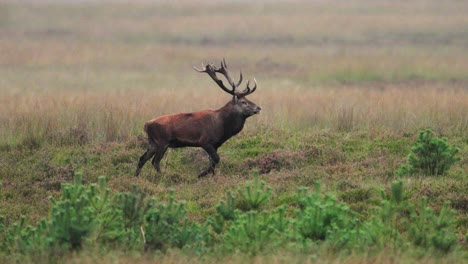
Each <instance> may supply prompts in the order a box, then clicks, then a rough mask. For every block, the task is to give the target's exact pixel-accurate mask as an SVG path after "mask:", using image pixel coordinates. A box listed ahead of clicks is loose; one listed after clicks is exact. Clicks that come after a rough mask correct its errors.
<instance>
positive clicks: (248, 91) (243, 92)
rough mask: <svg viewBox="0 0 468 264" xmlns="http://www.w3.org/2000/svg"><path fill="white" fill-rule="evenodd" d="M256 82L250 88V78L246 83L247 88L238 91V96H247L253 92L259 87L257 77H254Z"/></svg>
mask: <svg viewBox="0 0 468 264" xmlns="http://www.w3.org/2000/svg"><path fill="white" fill-rule="evenodd" d="M254 83H255V85H254V87H253V88H250V86H249V85H250V80H249V81H247V85H246V87H245V89H244V90H243V91H242V92H240V93H237V92H236V94H237V96H239V97H245V96H247V95H249V94H252V93H253V92H255V90H256V89H257V80H255V78H254Z"/></svg>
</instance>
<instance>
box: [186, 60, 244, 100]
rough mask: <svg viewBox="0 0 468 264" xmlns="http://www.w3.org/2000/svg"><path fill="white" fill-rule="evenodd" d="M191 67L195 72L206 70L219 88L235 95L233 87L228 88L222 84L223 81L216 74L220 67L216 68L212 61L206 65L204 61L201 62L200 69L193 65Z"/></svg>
mask: <svg viewBox="0 0 468 264" xmlns="http://www.w3.org/2000/svg"><path fill="white" fill-rule="evenodd" d="M192 67H193V69H194V70H196V71H197V72H206V73H207V74H208V75H209V76H210V77H211V79H213V81H215V82H216V83H217V84H218V86H219V87H220V88H221V89H223V91H225V92H226V93H228V94H231V95H235V91H234V87H233V88H232V89H228V88H226V86H224V83H223V81H222V80H220V79H218V77H217V76H216V72H219V71H220V69H218V68H217V67H216V66H215V65H214V64H213V63H209V64H208V65H206V66H205V64H204V63H202V68H203V69H201V70H199V69H197V68H196V67H195V66H192ZM228 81H230V80H229V79H228ZM231 85H232V84H231Z"/></svg>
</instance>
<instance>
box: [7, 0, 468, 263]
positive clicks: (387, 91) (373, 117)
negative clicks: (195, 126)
mask: <svg viewBox="0 0 468 264" xmlns="http://www.w3.org/2000/svg"><path fill="white" fill-rule="evenodd" d="M467 11H468V4H466V3H464V2H462V1H448V2H447V1H444V2H443V3H439V2H438V1H414V2H410V3H394V2H392V1H379V2H378V3H374V2H373V1H364V2H362V1H361V2H353V1H352V2H347V3H338V2H336V3H335V2H334V1H330V2H320V1H319V2H313V3H306V2H292V3H269V2H256V3H244V2H241V3H237V2H230V1H228V2H223V3H208V2H197V3H196V4H195V3H192V2H188V1H187V2H178V3H177V4H171V3H169V2H154V3H153V2H138V3H105V4H102V3H93V2H79V1H78V2H75V3H61V2H59V1H56V2H48V3H43V2H35V1H34V2H31V3H29V2H19V3H17V2H9V1H5V2H2V1H0V93H1V96H0V124H1V125H0V180H1V192H0V214H2V215H5V216H6V219H7V223H12V222H14V221H16V220H17V219H18V218H19V217H20V215H26V216H27V217H28V221H29V222H32V223H34V222H36V221H37V220H38V219H39V218H41V217H43V216H45V214H46V213H47V208H48V206H49V200H48V197H49V196H50V195H52V196H58V194H59V191H60V184H61V183H63V182H69V181H71V179H72V177H73V174H74V173H75V172H78V171H80V172H83V173H84V180H85V181H86V182H96V181H97V177H98V176H100V175H105V176H108V177H109V185H110V186H111V187H112V188H113V189H114V190H126V189H128V188H129V187H130V186H131V184H133V183H136V184H137V185H139V186H140V187H141V188H143V189H144V190H146V191H147V193H148V194H150V195H155V196H158V197H160V198H162V199H164V198H166V197H167V194H168V191H169V190H171V189H172V190H175V191H176V197H177V198H178V199H182V200H186V201H187V206H188V210H189V213H190V217H191V218H193V219H197V220H200V221H201V220H204V219H205V218H206V216H207V215H208V214H210V212H212V211H213V210H214V205H215V204H216V203H217V202H219V200H220V199H222V197H223V196H224V193H225V191H226V190H234V189H235V188H236V187H237V186H239V185H241V184H243V183H244V182H246V181H247V180H249V179H250V178H251V176H252V173H253V171H254V170H259V171H260V173H261V178H262V179H264V180H265V181H266V182H267V183H268V184H269V185H270V186H271V187H272V188H273V191H274V196H273V200H272V206H275V205H279V204H282V203H287V202H288V199H289V197H290V194H291V193H293V192H295V191H296V189H297V188H298V187H299V186H306V187H310V186H312V185H313V182H315V181H316V180H319V181H321V182H322V187H323V191H326V192H333V193H335V194H336V195H337V196H338V197H339V198H340V200H342V201H344V202H347V203H349V204H350V206H351V207H352V208H353V209H355V210H357V211H358V212H360V213H361V217H363V218H366V217H368V216H369V214H370V212H371V209H372V207H373V206H374V205H375V204H376V203H378V201H379V199H380V190H382V189H383V190H387V191H388V189H389V183H390V182H391V181H393V180H395V174H394V171H395V170H396V169H397V168H398V166H399V164H400V163H401V162H404V161H405V157H406V155H407V154H408V153H409V151H410V147H411V145H412V144H413V143H414V142H415V140H416V135H417V132H418V131H419V130H420V129H422V128H431V129H433V130H434V131H435V132H436V133H437V134H438V135H441V136H447V137H448V138H449V142H450V143H451V144H453V145H455V146H457V147H459V148H460V149H461V150H460V154H459V156H460V157H461V160H460V161H459V162H458V163H457V164H456V165H455V166H454V167H453V168H452V169H451V170H450V171H449V173H448V174H447V175H446V176H444V177H427V176H418V177H408V178H404V179H403V181H404V183H405V186H406V187H407V188H408V192H409V194H410V196H411V197H410V199H414V200H418V199H420V198H421V197H423V196H427V197H429V203H430V205H431V206H432V207H433V208H435V209H436V210H438V209H440V208H441V206H442V204H443V201H444V200H450V201H451V202H452V205H451V206H452V208H454V209H456V210H457V213H458V214H457V227H458V232H459V236H460V240H461V241H463V236H464V235H465V234H466V233H467V232H468V230H467V226H468V210H467V204H468V195H467V193H466V190H467V189H468V177H467V176H468V175H467V173H466V172H467V169H468V163H467V160H466V156H467V153H468V137H467V136H466V135H467V131H468V115H467V114H466V113H467V112H468V92H467V88H466V87H468V63H467V62H468V52H467V47H468V31H467V30H466V29H467V28H468V17H467V16H466V13H467ZM223 57H224V58H226V60H227V62H228V64H229V66H230V69H231V71H232V72H233V74H234V73H236V74H237V71H238V70H240V69H242V71H243V73H244V75H245V76H246V77H247V78H250V79H252V78H253V77H255V78H256V79H257V81H258V86H259V88H258V90H257V91H256V93H255V94H253V95H252V96H251V99H252V100H253V101H255V102H256V103H258V104H259V105H260V106H262V108H263V109H264V110H263V111H262V113H261V114H260V115H258V116H255V117H252V118H251V119H249V120H248V122H247V125H246V128H245V129H244V131H243V132H242V133H241V134H240V135H238V136H237V137H235V138H233V139H231V140H230V141H228V142H227V143H226V144H225V145H224V146H223V147H221V148H220V151H219V153H220V156H221V163H220V166H219V168H218V170H217V171H218V174H217V176H215V177H207V178H205V179H202V180H198V179H197V178H196V175H197V174H198V172H199V171H200V170H201V169H202V168H204V167H205V166H206V165H207V163H208V160H207V157H206V155H205V154H204V153H203V152H202V151H199V150H196V149H182V150H171V151H169V152H168V153H167V154H166V157H165V158H164V159H163V161H162V167H163V173H162V174H157V173H156V172H155V171H154V170H153V169H152V168H150V166H149V165H147V167H145V168H144V169H143V171H142V174H141V177H140V178H134V177H133V176H132V175H133V172H134V169H135V167H136V162H137V159H138V157H139V156H140V155H141V154H142V153H143V152H144V142H145V139H144V137H143V132H142V125H143V123H144V122H145V121H146V120H148V119H150V118H152V117H155V116H158V115H162V114H169V113H176V112H189V111H196V110H201V109H206V108H212V109H213V108H218V107H221V106H222V105H223V104H224V103H225V102H226V101H227V100H229V97H228V96H227V95H226V94H224V93H223V92H222V91H221V90H220V89H219V88H217V87H216V85H215V84H214V83H213V82H212V81H210V80H209V78H208V77H207V76H205V75H200V74H198V73H196V72H194V71H193V70H192V69H191V66H192V65H199V63H200V62H202V61H213V60H214V61H218V60H220V59H221V58H223ZM236 74H235V75H236ZM461 243H463V242H461ZM464 243H466V241H465V242H464ZM383 256H385V254H384V253H383ZM166 257H167V258H168V260H167V261H168V262H183V261H184V256H178V255H177V254H176V257H174V256H172V255H168V256H166ZM335 257H336V256H330V262H335V261H337V260H335ZM179 258H180V259H179ZM273 258H274V257H273ZM278 258H279V257H278ZM124 259H125V258H124ZM349 259H350V262H366V261H369V262H373V261H377V262H388V261H387V260H384V259H385V258H384V257H379V256H377V257H376V259H374V258H371V259H366V257H365V256H362V258H361V257H359V256H351V257H350V258H349ZM401 260H402V261H404V258H402V259H401ZM103 261H104V262H106V261H107V262H109V261H110V260H107V259H106V260H103ZM128 261H131V260H123V262H128ZM229 261H230V262H240V261H242V260H237V259H235V258H234V259H229ZM253 261H254V262H266V261H269V260H265V259H261V260H256V259H254V260H253ZM272 261H273V262H282V261H281V259H272ZM298 261H300V260H298ZM308 261H312V260H308ZM338 261H339V260H338ZM396 261H398V258H397V260H396ZM421 261H424V262H427V261H429V262H437V261H436V260H433V259H429V260H428V259H423V260H421ZM447 261H454V262H457V261H455V260H452V259H451V258H447ZM89 262H92V260H89Z"/></svg>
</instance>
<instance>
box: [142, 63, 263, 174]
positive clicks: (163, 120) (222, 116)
mask: <svg viewBox="0 0 468 264" xmlns="http://www.w3.org/2000/svg"><path fill="white" fill-rule="evenodd" d="M202 67H203V68H202V69H201V70H199V69H197V68H195V67H193V68H194V69H195V70H196V71H198V72H206V73H207V74H208V75H209V76H210V77H211V78H212V79H213V80H214V81H215V82H216V83H217V84H218V85H219V87H221V89H223V91H225V92H226V93H228V94H230V95H232V99H231V100H230V101H229V102H228V103H227V104H226V105H225V106H223V107H221V108H220V109H218V110H203V111H199V112H194V113H181V114H174V115H165V116H160V117H156V118H154V119H152V120H149V121H148V122H146V123H145V127H144V129H145V132H146V134H147V135H148V150H147V151H146V152H145V154H143V155H142V156H141V157H140V161H139V162H138V167H137V169H136V172H135V176H138V175H139V174H140V171H141V168H142V167H143V165H145V163H146V162H147V161H148V160H149V159H151V157H153V160H152V162H151V163H152V164H153V166H154V168H155V169H156V170H157V171H158V172H161V169H160V166H159V163H160V161H161V159H162V158H163V156H164V153H165V152H166V150H167V148H181V147H201V148H203V149H204V150H205V151H206V152H207V153H208V155H209V156H210V166H209V167H208V168H206V169H205V170H203V171H202V172H201V173H200V174H199V175H198V177H203V176H205V175H207V174H208V173H213V175H214V174H215V166H216V164H218V162H219V155H218V153H217V150H218V148H219V147H220V146H221V145H222V144H223V143H224V142H226V140H228V139H229V138H231V137H232V136H234V135H236V134H237V133H239V132H240V131H241V130H242V128H243V127H244V123H245V120H246V119H247V118H248V117H250V116H253V115H255V114H258V113H259V112H260V110H261V108H260V107H259V106H257V105H256V104H254V103H253V102H251V101H249V100H247V98H245V97H246V96H247V95H249V94H251V93H253V92H255V89H256V88H257V82H256V81H255V79H254V83H255V86H254V87H253V88H250V87H249V83H250V82H247V85H246V88H245V89H244V90H242V91H238V90H237V88H238V87H239V85H240V84H241V82H242V72H241V73H240V77H239V81H238V82H237V83H234V81H233V80H232V79H231V77H230V76H229V72H228V69H227V65H226V61H225V60H223V61H221V68H218V67H216V66H215V65H214V64H208V65H206V66H205V65H203V64H202ZM216 73H220V74H222V75H224V77H225V78H226V80H227V81H228V83H229V85H230V86H231V87H232V88H231V89H228V88H227V87H226V86H225V85H224V83H223V81H222V80H220V79H218V76H217V75H216Z"/></svg>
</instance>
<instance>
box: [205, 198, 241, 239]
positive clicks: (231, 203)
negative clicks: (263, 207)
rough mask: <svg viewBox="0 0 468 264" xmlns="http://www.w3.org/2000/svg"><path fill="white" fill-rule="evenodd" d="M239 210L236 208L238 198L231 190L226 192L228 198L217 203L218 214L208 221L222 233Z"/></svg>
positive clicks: (215, 229)
mask: <svg viewBox="0 0 468 264" xmlns="http://www.w3.org/2000/svg"><path fill="white" fill-rule="evenodd" d="M238 211H239V210H237V208H236V199H235V197H234V196H233V195H232V194H231V192H230V191H228V192H226V199H225V200H224V201H221V202H220V203H219V204H218V205H216V214H215V215H214V217H210V218H209V219H208V223H209V224H210V225H211V226H212V227H213V230H214V231H215V232H216V233H218V234H219V233H221V232H222V231H223V228H224V226H225V224H226V222H227V221H232V220H234V219H235V218H236V217H237V215H238Z"/></svg>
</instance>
